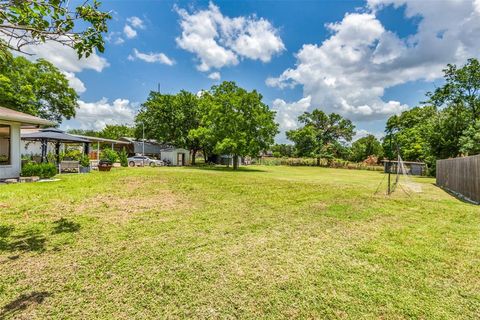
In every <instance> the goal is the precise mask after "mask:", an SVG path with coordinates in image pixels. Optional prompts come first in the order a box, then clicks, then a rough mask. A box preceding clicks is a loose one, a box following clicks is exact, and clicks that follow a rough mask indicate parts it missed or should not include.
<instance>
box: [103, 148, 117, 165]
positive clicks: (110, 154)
mask: <svg viewBox="0 0 480 320" xmlns="http://www.w3.org/2000/svg"><path fill="white" fill-rule="evenodd" d="M100 160H104V161H109V162H110V163H112V164H113V163H115V162H117V160H118V153H117V152H115V150H112V149H110V148H105V149H103V151H102V152H101V153H100Z"/></svg>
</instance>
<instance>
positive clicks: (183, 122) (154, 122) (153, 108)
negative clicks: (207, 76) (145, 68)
mask: <svg viewBox="0 0 480 320" xmlns="http://www.w3.org/2000/svg"><path fill="white" fill-rule="evenodd" d="M135 122H136V131H135V136H136V137H138V138H142V137H143V131H144V129H145V137H146V138H149V139H156V140H157V141H159V142H161V143H165V144H171V145H174V146H176V147H181V148H186V149H189V150H192V151H193V153H195V152H196V151H198V150H200V147H201V146H200V141H199V139H198V138H197V136H195V135H190V131H191V130H194V129H197V128H198V126H199V109H198V97H197V96H196V95H194V94H192V93H190V92H187V91H183V90H182V91H180V92H179V93H178V94H176V95H172V94H160V93H158V92H153V91H152V92H150V95H149V97H148V99H147V101H146V102H145V103H143V104H142V107H141V109H140V112H139V113H138V115H137V117H136V118H135ZM193 160H194V159H193V158H192V162H193Z"/></svg>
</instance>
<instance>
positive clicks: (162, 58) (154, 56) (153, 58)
mask: <svg viewBox="0 0 480 320" xmlns="http://www.w3.org/2000/svg"><path fill="white" fill-rule="evenodd" d="M127 59H128V60H130V61H133V60H135V59H140V60H143V61H145V62H148V63H156V62H158V63H162V64H166V65H168V66H173V65H174V64H175V61H174V60H173V59H170V58H169V57H167V56H166V55H165V54H164V53H154V52H151V53H142V52H140V51H138V50H137V49H133V55H129V56H128V58H127Z"/></svg>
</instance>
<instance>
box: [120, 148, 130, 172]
mask: <svg viewBox="0 0 480 320" xmlns="http://www.w3.org/2000/svg"><path fill="white" fill-rule="evenodd" d="M118 156H119V158H120V164H121V165H122V167H128V155H127V150H125V147H124V148H123V149H122V151H121V152H120V154H119V155H118Z"/></svg>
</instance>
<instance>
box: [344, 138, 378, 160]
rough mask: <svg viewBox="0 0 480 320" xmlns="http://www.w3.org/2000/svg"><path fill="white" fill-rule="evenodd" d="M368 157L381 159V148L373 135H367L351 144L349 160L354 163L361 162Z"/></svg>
mask: <svg viewBox="0 0 480 320" xmlns="http://www.w3.org/2000/svg"><path fill="white" fill-rule="evenodd" d="M369 156H376V157H377V158H382V156H383V148H382V145H381V143H380V141H378V139H377V138H376V137H375V136H374V135H371V134H369V135H367V136H366V137H363V138H360V139H358V140H357V141H355V142H354V143H352V147H351V154H350V160H352V161H354V162H362V161H363V160H365V159H367V158H368V157H369Z"/></svg>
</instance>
